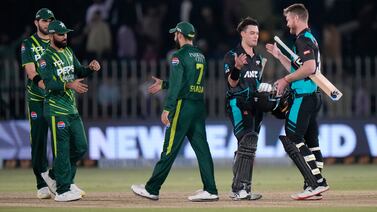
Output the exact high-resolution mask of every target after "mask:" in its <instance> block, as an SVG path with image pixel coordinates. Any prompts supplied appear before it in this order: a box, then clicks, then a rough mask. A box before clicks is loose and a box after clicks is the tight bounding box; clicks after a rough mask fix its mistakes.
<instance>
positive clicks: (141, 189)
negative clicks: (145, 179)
mask: <svg viewBox="0 0 377 212" xmlns="http://www.w3.org/2000/svg"><path fill="white" fill-rule="evenodd" d="M131 190H132V191H133V192H134V193H135V194H136V195H138V196H141V197H144V198H147V199H150V200H158V195H154V194H150V193H149V192H148V191H147V190H146V189H145V186H144V185H132V186H131Z"/></svg>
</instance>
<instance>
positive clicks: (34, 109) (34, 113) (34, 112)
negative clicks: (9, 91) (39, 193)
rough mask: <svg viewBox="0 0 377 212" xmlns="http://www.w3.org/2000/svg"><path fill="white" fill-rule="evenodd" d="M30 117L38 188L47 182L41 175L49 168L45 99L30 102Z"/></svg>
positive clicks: (32, 157)
mask: <svg viewBox="0 0 377 212" xmlns="http://www.w3.org/2000/svg"><path fill="white" fill-rule="evenodd" d="M28 118H29V123H30V144H31V164H32V166H33V172H34V175H35V178H36V180H37V189H40V188H43V187H46V186H47V184H46V183H45V181H44V180H43V179H42V177H41V173H42V172H46V171H47V168H48V159H47V133H48V122H47V121H46V119H45V118H44V116H43V101H29V102H28Z"/></svg>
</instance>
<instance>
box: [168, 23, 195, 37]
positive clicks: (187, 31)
mask: <svg viewBox="0 0 377 212" xmlns="http://www.w3.org/2000/svg"><path fill="white" fill-rule="evenodd" d="M174 32H180V33H182V34H183V35H185V36H187V37H189V38H193V37H195V28H194V26H193V25H192V24H190V23H189V22H186V21H182V22H179V23H178V24H177V26H175V27H174V28H172V29H170V30H169V33H174Z"/></svg>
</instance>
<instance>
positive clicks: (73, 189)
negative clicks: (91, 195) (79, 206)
mask: <svg viewBox="0 0 377 212" xmlns="http://www.w3.org/2000/svg"><path fill="white" fill-rule="evenodd" d="M70 189H71V191H73V192H76V193H79V194H80V195H81V197H84V196H85V195H86V192H85V191H83V190H82V189H80V188H79V187H78V186H77V185H76V184H71V187H70Z"/></svg>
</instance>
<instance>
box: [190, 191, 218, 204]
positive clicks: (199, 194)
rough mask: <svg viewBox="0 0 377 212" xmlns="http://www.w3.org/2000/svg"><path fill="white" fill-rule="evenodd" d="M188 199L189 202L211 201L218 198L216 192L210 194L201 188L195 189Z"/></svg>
mask: <svg viewBox="0 0 377 212" xmlns="http://www.w3.org/2000/svg"><path fill="white" fill-rule="evenodd" d="M188 200H190V201H191V202H211V201H217V200H219V196H218V195H217V194H210V193H209V192H208V191H203V190H202V189H200V190H197V191H196V192H195V194H194V195H192V196H189V197H188Z"/></svg>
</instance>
